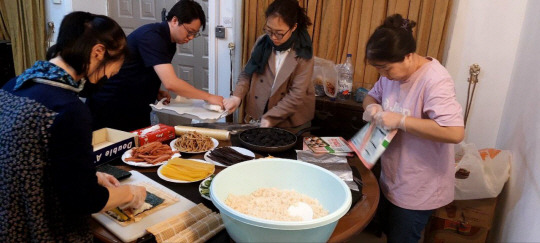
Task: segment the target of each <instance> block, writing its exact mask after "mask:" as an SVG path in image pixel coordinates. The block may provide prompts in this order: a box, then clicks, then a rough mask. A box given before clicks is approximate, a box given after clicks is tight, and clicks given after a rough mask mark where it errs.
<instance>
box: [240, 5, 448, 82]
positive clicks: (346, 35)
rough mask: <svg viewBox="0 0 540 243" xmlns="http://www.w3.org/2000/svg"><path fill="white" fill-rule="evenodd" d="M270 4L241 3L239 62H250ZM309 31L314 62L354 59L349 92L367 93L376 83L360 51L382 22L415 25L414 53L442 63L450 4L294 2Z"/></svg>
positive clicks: (376, 74)
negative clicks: (395, 17)
mask: <svg viewBox="0 0 540 243" xmlns="http://www.w3.org/2000/svg"><path fill="white" fill-rule="evenodd" d="M271 2H272V0H244V8H243V14H242V18H243V24H244V26H243V31H244V32H243V43H242V51H243V52H242V61H243V63H244V64H245V63H246V62H247V60H248V59H249V55H250V52H251V48H253V45H254V44H255V40H256V38H257V37H258V36H259V35H261V34H262V33H263V32H262V28H263V26H264V24H265V18H264V11H265V10H266V7H267V6H268V5H269V4H270V3H271ZM299 2H300V5H301V6H303V7H304V8H306V10H307V13H308V16H309V17H310V18H311V21H312V22H313V25H312V26H311V27H310V29H309V31H310V35H311V36H312V39H313V51H314V54H315V55H316V56H318V57H321V58H325V59H329V60H332V61H334V62H336V63H342V62H344V61H345V57H346V54H347V53H351V54H352V55H353V58H352V59H353V63H354V66H355V67H354V70H355V73H354V84H353V86H354V89H356V88H358V87H365V88H367V89H370V88H371V87H372V86H373V84H374V83H375V82H376V81H377V79H378V77H379V75H378V73H377V71H376V70H375V69H374V68H373V67H371V66H367V65H366V63H365V61H364V56H365V55H364V52H365V45H366V43H367V40H368V38H369V36H370V35H371V33H373V31H374V30H375V28H377V26H379V25H380V24H381V23H382V22H383V20H384V19H385V18H386V17H387V16H390V15H392V14H395V13H399V14H401V15H402V16H403V17H405V18H409V19H411V20H414V21H416V22H417V23H418V25H417V27H416V28H414V29H413V30H414V32H413V34H414V36H415V38H416V40H417V53H419V54H420V55H424V56H432V57H435V58H437V59H438V60H442V58H443V51H444V40H445V36H446V28H447V25H448V19H449V17H450V11H451V9H452V0H384V1H383V0H299Z"/></svg>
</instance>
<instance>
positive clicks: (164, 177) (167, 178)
mask: <svg viewBox="0 0 540 243" xmlns="http://www.w3.org/2000/svg"><path fill="white" fill-rule="evenodd" d="M190 160H194V161H198V162H203V163H207V164H210V163H208V162H206V161H204V160H202V159H190ZM163 166H165V164H163V165H161V166H160V167H159V168H158V170H157V174H158V176H159V178H161V179H163V180H166V181H169V182H175V183H191V182H197V181H202V180H204V179H206V178H208V177H209V176H211V175H212V174H214V172H215V171H216V168H215V167H214V171H212V173H210V175H208V176H207V177H205V178H202V179H200V180H196V181H182V180H175V179H171V178H169V177H166V176H164V175H163V174H161V170H162V169H163Z"/></svg>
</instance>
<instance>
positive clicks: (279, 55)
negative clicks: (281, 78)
mask: <svg viewBox="0 0 540 243" xmlns="http://www.w3.org/2000/svg"><path fill="white" fill-rule="evenodd" d="M289 52H291V48H289V49H287V50H285V51H276V76H275V77H274V83H273V84H272V90H274V84H275V83H276V78H277V75H278V73H279V70H280V69H281V66H282V65H283V61H285V58H287V55H289Z"/></svg>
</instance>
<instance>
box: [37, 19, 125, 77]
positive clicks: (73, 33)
mask: <svg viewBox="0 0 540 243" xmlns="http://www.w3.org/2000/svg"><path fill="white" fill-rule="evenodd" d="M96 44H102V45H103V46H105V49H106V50H107V51H106V52H105V57H104V59H103V62H102V63H101V66H105V65H106V64H107V63H108V62H110V61H115V60H118V59H120V58H124V57H125V56H126V55H127V53H128V47H127V44H126V34H125V33H124V31H123V30H122V28H121V27H120V26H119V25H118V24H117V23H116V22H115V21H114V20H112V19H111V18H109V17H107V16H103V15H95V14H91V13H88V12H72V13H70V14H68V15H66V16H65V17H64V19H63V20H62V23H61V24H60V31H59V33H58V38H57V41H56V44H55V45H53V46H51V47H50V48H49V50H48V51H47V56H46V57H47V60H50V59H52V58H54V57H56V56H58V55H60V56H61V57H62V59H63V60H64V61H65V62H66V63H67V64H68V65H69V66H71V67H72V68H73V69H74V70H75V71H76V72H77V74H84V75H86V72H87V70H88V65H89V64H90V53H91V52H92V48H93V47H94V46H95V45H96Z"/></svg>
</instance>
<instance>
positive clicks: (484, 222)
mask: <svg viewBox="0 0 540 243" xmlns="http://www.w3.org/2000/svg"><path fill="white" fill-rule="evenodd" d="M496 206H497V198H486V199H477V200H456V201H453V202H451V203H450V204H448V205H446V206H444V207H441V208H439V209H437V210H435V213H434V214H433V216H435V217H438V218H442V219H449V220H453V221H460V222H467V223H468V224H470V225H472V226H477V227H483V228H487V229H490V228H491V225H492V223H493V216H494V215H495V207H496Z"/></svg>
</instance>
